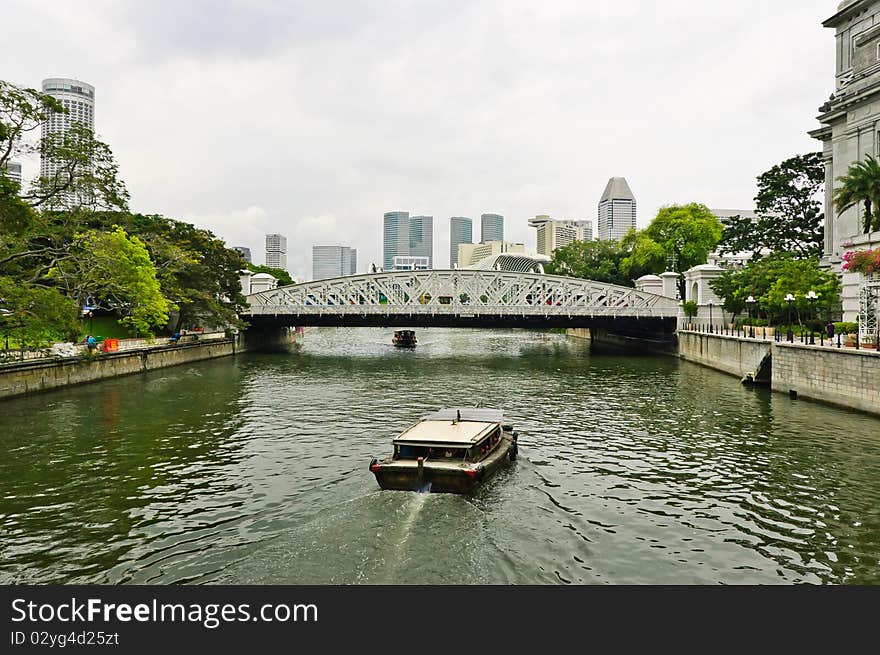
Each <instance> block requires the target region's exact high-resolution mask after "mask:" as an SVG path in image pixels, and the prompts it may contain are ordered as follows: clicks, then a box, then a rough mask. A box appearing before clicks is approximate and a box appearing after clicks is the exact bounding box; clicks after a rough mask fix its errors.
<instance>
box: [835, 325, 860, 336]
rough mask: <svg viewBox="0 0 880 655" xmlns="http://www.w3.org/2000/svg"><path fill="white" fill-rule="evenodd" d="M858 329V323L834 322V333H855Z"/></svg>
mask: <svg viewBox="0 0 880 655" xmlns="http://www.w3.org/2000/svg"><path fill="white" fill-rule="evenodd" d="M858 331H859V324H858V323H835V324H834V334H856V333H858Z"/></svg>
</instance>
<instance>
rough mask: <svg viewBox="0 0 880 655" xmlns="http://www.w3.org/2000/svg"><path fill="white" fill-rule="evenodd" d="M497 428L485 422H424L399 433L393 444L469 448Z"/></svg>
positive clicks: (496, 424) (496, 425)
mask: <svg viewBox="0 0 880 655" xmlns="http://www.w3.org/2000/svg"><path fill="white" fill-rule="evenodd" d="M497 427H498V423H495V422H487V421H450V420H441V421H434V420H424V421H422V422H421V423H416V424H415V425H414V426H412V427H411V428H410V429H409V430H406V431H405V432H403V433H401V434H400V435H399V436H398V437H397V438H396V439H395V440H394V443H395V444H396V445H407V444H412V445H419V446H429V445H440V446H458V447H470V446H472V445H474V444H475V443H478V442H480V441H481V440H482V439H483V438H484V437H486V436H487V435H488V434H489V433H491V432H492V430H494V429H495V428H497Z"/></svg>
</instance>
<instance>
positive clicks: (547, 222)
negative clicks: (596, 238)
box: [529, 214, 593, 257]
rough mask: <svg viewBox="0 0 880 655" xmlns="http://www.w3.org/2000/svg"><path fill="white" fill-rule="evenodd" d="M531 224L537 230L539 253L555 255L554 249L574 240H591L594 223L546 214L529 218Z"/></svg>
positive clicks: (549, 255) (536, 248)
mask: <svg viewBox="0 0 880 655" xmlns="http://www.w3.org/2000/svg"><path fill="white" fill-rule="evenodd" d="M529 226H531V227H533V228H535V230H536V234H535V236H536V246H535V250H536V251H537V253H538V254H539V255H546V256H547V257H552V256H553V251H554V250H556V249H557V248H561V247H562V246H567V245H568V244H570V243H572V242H573V241H591V240H592V239H593V223H592V222H591V221H557V220H553V219H552V218H550V217H549V216H547V215H546V214H539V215H538V216H535V217H534V218H530V219H529Z"/></svg>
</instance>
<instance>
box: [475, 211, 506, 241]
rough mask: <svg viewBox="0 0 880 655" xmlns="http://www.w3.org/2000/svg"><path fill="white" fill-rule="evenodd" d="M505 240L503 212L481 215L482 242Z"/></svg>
mask: <svg viewBox="0 0 880 655" xmlns="http://www.w3.org/2000/svg"><path fill="white" fill-rule="evenodd" d="M487 241H504V217H503V216H502V215H501V214H483V215H482V216H480V243H486V242H487Z"/></svg>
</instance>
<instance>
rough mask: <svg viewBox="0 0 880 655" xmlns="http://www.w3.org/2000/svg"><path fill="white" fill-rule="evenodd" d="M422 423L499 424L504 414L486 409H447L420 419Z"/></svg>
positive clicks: (498, 410) (496, 410)
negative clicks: (473, 422) (481, 422)
mask: <svg viewBox="0 0 880 655" xmlns="http://www.w3.org/2000/svg"><path fill="white" fill-rule="evenodd" d="M422 420H423V421H483V422H486V423H501V422H502V421H504V412H503V411H502V410H500V409H492V408H488V407H448V408H446V409H440V410H438V411H436V412H433V413H431V414H428V415H427V416H424V417H422Z"/></svg>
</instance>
